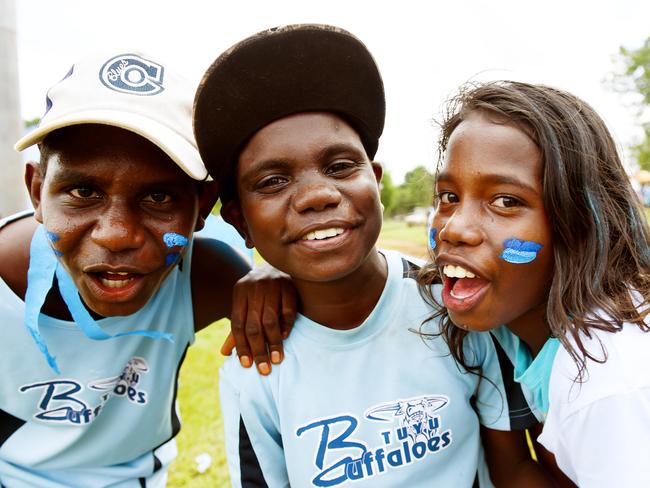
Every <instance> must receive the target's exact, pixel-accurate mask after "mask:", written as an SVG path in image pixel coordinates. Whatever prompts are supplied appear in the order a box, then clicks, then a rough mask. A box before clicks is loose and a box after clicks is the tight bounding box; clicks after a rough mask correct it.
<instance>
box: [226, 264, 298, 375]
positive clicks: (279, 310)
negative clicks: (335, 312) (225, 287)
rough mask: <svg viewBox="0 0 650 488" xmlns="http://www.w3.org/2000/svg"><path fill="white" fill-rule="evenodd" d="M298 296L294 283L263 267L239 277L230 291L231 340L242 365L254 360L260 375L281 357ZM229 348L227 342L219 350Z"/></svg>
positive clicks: (279, 360) (271, 269)
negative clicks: (231, 303)
mask: <svg viewBox="0 0 650 488" xmlns="http://www.w3.org/2000/svg"><path fill="white" fill-rule="evenodd" d="M296 308H297V295H296V292H295V290H294V287H293V284H292V283H291V282H290V280H289V279H288V278H287V277H286V276H285V275H282V274H280V273H279V272H278V271H277V270H275V269H274V268H271V267H269V266H266V268H262V269H261V270H259V271H256V272H251V273H249V274H248V275H247V276H246V277H244V278H242V279H241V280H239V282H238V283H237V284H236V285H235V289H234V291H233V310H232V314H231V328H232V340H233V341H234V345H235V347H236V348H237V355H238V356H239V360H240V362H241V364H242V366H244V367H249V366H251V365H252V363H253V362H254V363H255V364H256V365H257V370H258V371H259V373H260V374H262V375H268V374H269V373H270V372H271V365H272V364H279V363H280V362H282V360H283V359H284V348H283V344H282V341H283V340H284V339H286V338H287V337H288V336H289V333H290V331H291V328H292V327H293V323H294V321H295V319H296ZM229 347H230V350H232V345H231V343H229V342H228V339H226V342H225V343H224V345H223V347H222V351H228V350H229V349H228V348H229Z"/></svg>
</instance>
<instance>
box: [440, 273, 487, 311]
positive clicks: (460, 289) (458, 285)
mask: <svg viewBox="0 0 650 488" xmlns="http://www.w3.org/2000/svg"><path fill="white" fill-rule="evenodd" d="M442 274H443V276H444V289H443V300H444V302H445V306H446V307H447V308H450V309H454V310H465V309H468V308H470V307H472V306H473V305H474V304H475V303H476V302H477V301H478V300H479V299H480V298H481V297H482V295H483V292H484V291H485V290H486V289H487V285H488V283H489V282H488V281H487V280H486V279H483V278H480V277H478V276H476V275H475V274H474V273H473V272H471V271H469V270H467V269H465V268H463V267H462V266H457V265H456V266H455V265H452V264H447V265H445V266H444V267H443V269H442Z"/></svg>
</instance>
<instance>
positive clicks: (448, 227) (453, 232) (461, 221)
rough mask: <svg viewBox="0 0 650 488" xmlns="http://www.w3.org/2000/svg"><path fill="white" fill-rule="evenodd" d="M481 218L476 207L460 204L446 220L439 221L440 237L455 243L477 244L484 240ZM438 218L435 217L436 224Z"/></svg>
mask: <svg viewBox="0 0 650 488" xmlns="http://www.w3.org/2000/svg"><path fill="white" fill-rule="evenodd" d="M480 219H481V216H480V215H479V212H478V210H477V209H476V208H473V207H471V206H460V207H458V208H457V209H456V210H455V211H454V213H453V214H452V215H451V216H449V217H448V218H447V219H446V220H442V221H439V223H440V224H441V227H440V228H439V229H438V239H439V240H440V241H441V242H443V241H445V242H448V243H450V244H455V245H458V244H466V245H470V246H477V245H479V244H480V243H481V242H482V241H483V232H482V231H481V228H480V225H479V222H480ZM436 220H437V219H435V218H434V223H433V225H434V226H435V225H436ZM440 224H439V225H440Z"/></svg>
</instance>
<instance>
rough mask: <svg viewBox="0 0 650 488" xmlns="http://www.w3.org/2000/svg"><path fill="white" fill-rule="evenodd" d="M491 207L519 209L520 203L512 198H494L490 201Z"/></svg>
mask: <svg viewBox="0 0 650 488" xmlns="http://www.w3.org/2000/svg"><path fill="white" fill-rule="evenodd" d="M492 205H494V206H495V207H500V208H511V207H520V206H521V205H522V203H521V201H519V200H518V199H516V198H514V197H508V196H502V197H496V198H495V199H494V200H492Z"/></svg>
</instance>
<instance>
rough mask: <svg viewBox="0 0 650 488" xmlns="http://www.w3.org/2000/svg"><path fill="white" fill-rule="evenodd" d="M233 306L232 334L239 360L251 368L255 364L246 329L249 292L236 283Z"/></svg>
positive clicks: (245, 366)
mask: <svg viewBox="0 0 650 488" xmlns="http://www.w3.org/2000/svg"><path fill="white" fill-rule="evenodd" d="M232 307H233V308H232V313H231V315H230V335H231V336H232V338H233V340H234V342H235V347H236V348H237V356H238V357H239V362H240V363H241V365H242V366H243V367H244V368H250V366H251V365H252V364H253V361H252V359H251V358H252V354H251V351H250V348H249V347H248V339H247V338H246V332H245V330H244V326H245V324H246V319H247V313H248V294H247V293H246V290H244V289H242V288H241V287H239V284H237V285H235V289H234V290H233V297H232Z"/></svg>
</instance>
